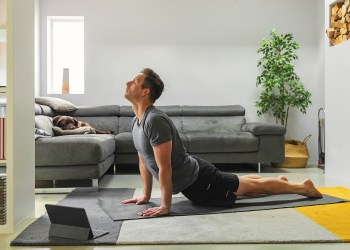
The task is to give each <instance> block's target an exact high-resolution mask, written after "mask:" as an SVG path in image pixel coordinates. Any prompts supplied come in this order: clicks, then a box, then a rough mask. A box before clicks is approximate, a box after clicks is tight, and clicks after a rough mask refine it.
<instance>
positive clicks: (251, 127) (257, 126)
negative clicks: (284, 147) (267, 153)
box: [242, 122, 286, 135]
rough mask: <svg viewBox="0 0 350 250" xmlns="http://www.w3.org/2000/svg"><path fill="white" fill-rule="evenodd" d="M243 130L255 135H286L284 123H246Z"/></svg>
mask: <svg viewBox="0 0 350 250" xmlns="http://www.w3.org/2000/svg"><path fill="white" fill-rule="evenodd" d="M242 132H250V133H252V134H254V135H284V134H285V133H286V129H285V127H284V126H282V125H277V124H269V123H257V122H256V123H246V124H244V125H243V126H242Z"/></svg>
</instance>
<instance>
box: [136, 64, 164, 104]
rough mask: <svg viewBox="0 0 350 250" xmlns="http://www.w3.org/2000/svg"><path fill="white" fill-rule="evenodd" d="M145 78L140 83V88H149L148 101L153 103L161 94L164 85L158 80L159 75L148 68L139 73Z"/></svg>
mask: <svg viewBox="0 0 350 250" xmlns="http://www.w3.org/2000/svg"><path fill="white" fill-rule="evenodd" d="M141 73H142V74H143V75H144V76H145V78H144V79H143V83H142V88H143V89H145V88H149V90H150V95H149V98H150V101H151V102H152V103H154V102H155V101H156V100H157V99H158V98H159V97H160V96H161V94H162V93H163V90H164V83H163V81H162V80H161V79H160V77H159V75H158V74H157V73H156V72H154V71H153V70H152V69H150V68H145V69H143V70H142V71H141Z"/></svg>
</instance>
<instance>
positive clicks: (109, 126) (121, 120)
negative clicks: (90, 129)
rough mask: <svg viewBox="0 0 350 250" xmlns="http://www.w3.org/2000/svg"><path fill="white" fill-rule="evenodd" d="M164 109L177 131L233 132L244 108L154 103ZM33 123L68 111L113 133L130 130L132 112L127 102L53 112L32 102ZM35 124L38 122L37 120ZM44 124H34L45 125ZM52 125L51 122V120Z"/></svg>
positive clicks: (240, 125) (237, 126) (238, 127)
mask: <svg viewBox="0 0 350 250" xmlns="http://www.w3.org/2000/svg"><path fill="white" fill-rule="evenodd" d="M157 108H159V109H160V110H162V111H164V112H165V113H167V114H168V115H169V116H170V118H171V119H172V121H173V122H174V124H175V126H176V128H177V129H178V131H179V132H180V133H190V132H235V131H240V130H241V127H242V125H243V124H245V123H246V120H245V117H244V115H245V109H244V108H243V107H242V106H240V105H226V106H186V105H185V106H180V105H168V106H157ZM35 114H36V127H37V120H38V121H40V122H41V123H43V121H44V123H45V122H46V121H52V119H51V120H50V119H48V120H47V119H45V118H43V117H41V118H40V116H49V117H54V116H56V115H70V116H73V117H75V118H76V119H77V120H81V121H85V122H88V123H89V124H91V125H92V126H94V127H96V128H97V129H103V130H112V131H114V134H118V133H123V132H131V122H132V119H133V117H134V116H135V114H134V112H133V110H132V107H131V106H118V105H104V106H95V107H84V106H81V107H78V110H76V111H73V112H68V113H57V112H55V111H53V110H52V109H51V108H50V107H48V106H45V105H38V104H36V106H35ZM38 124H39V122H38ZM44 125H45V126H43V125H42V126H41V127H37V128H41V129H45V130H46V131H47V130H49V131H47V132H50V133H52V129H51V130H50V129H48V125H49V124H48V123H46V124H44ZM51 126H52V124H51Z"/></svg>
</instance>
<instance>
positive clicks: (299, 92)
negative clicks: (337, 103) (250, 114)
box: [255, 29, 311, 128]
mask: <svg viewBox="0 0 350 250" xmlns="http://www.w3.org/2000/svg"><path fill="white" fill-rule="evenodd" d="M299 48H300V44H298V43H297V42H295V41H294V37H293V34H291V33H288V34H284V35H279V34H277V32H276V30H275V29H273V30H272V31H271V32H270V37H267V38H264V39H263V40H262V41H261V42H260V48H259V50H258V53H259V54H262V57H261V59H260V60H259V62H258V67H262V73H261V75H260V76H258V77H257V79H256V86H259V85H261V86H262V88H263V91H262V93H261V94H260V97H259V99H260V100H259V101H257V102H256V103H255V106H256V107H257V109H258V110H257V113H258V115H259V116H260V115H263V114H266V113H272V115H273V116H274V117H275V118H276V123H277V124H281V125H283V126H285V128H287V124H288V113H289V109H290V108H297V109H298V110H299V111H300V112H302V113H303V114H306V109H307V107H308V106H309V104H311V101H310V98H311V93H310V92H309V91H307V90H306V89H305V88H304V86H303V83H302V82H301V81H300V79H299V77H298V76H297V74H296V73H295V72H294V65H293V64H292V62H293V61H294V60H298V56H297V54H296V51H297V50H298V49H299Z"/></svg>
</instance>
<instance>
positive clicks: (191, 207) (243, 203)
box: [99, 194, 346, 221]
mask: <svg viewBox="0 0 350 250" xmlns="http://www.w3.org/2000/svg"><path fill="white" fill-rule="evenodd" d="M121 200H122V199H110V198H107V196H105V197H104V198H99V202H100V205H101V207H102V208H103V210H104V211H105V212H106V213H107V214H108V215H109V216H110V217H111V218H112V219H113V220H114V221H124V220H135V219H149V218H154V217H141V216H139V215H138V214H137V213H138V212H139V211H141V210H146V209H148V208H151V207H155V206H159V204H160V203H161V199H160V198H154V199H151V201H150V203H147V204H142V205H135V204H133V203H132V204H127V205H125V204H122V203H121ZM345 201H346V200H344V199H340V198H336V197H333V196H329V195H323V198H307V197H305V196H302V195H297V194H281V195H268V196H260V197H257V198H244V197H239V198H238V199H237V201H236V204H235V206H234V207H208V206H200V205H197V204H195V203H193V202H191V201H189V200H188V199H186V198H185V197H173V200H172V205H171V210H170V214H169V216H184V215H200V214H217V213H233V212H247V211H257V210H268V209H278V208H279V209H280V208H293V207H301V206H314V205H323V204H332V203H339V202H345Z"/></svg>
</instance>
